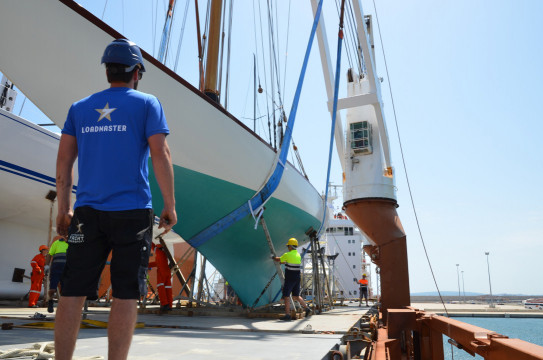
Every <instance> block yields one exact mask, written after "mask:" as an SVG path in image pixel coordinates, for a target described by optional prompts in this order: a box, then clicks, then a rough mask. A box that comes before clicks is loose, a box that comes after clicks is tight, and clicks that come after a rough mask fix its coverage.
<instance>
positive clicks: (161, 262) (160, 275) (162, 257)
mask: <svg viewBox="0 0 543 360" xmlns="http://www.w3.org/2000/svg"><path fill="white" fill-rule="evenodd" d="M151 251H154V253H155V261H152V262H150V263H149V267H150V268H151V267H155V266H156V270H157V273H156V282H157V285H156V287H157V290H158V298H159V300H160V311H170V310H172V306H173V296H172V272H171V270H170V265H169V263H168V257H167V256H166V253H165V252H164V248H163V247H162V244H158V245H155V244H154V243H153V244H152V245H151Z"/></svg>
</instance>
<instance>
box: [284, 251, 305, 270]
mask: <svg viewBox="0 0 543 360" xmlns="http://www.w3.org/2000/svg"><path fill="white" fill-rule="evenodd" d="M280 260H281V262H282V263H283V262H284V263H285V270H291V271H300V269H301V265H300V264H301V263H302V257H301V256H300V254H299V253H298V251H297V250H296V249H293V250H290V251H289V252H287V253H284V254H283V255H282V256H281V257H280Z"/></svg>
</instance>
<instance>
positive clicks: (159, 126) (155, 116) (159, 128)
mask: <svg viewBox="0 0 543 360" xmlns="http://www.w3.org/2000/svg"><path fill="white" fill-rule="evenodd" d="M169 133H170V129H169V128H168V124H167V123H166V115H164V110H163V109H162V104H161V103H160V101H159V100H158V99H157V98H156V97H154V96H153V97H151V98H150V100H149V102H148V106H147V121H146V122H145V138H147V139H148V138H149V137H150V136H152V135H155V134H166V135H168V134H169Z"/></svg>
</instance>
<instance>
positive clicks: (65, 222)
mask: <svg viewBox="0 0 543 360" xmlns="http://www.w3.org/2000/svg"><path fill="white" fill-rule="evenodd" d="M73 216H74V213H73V212H72V211H71V210H70V211H68V212H65V213H61V212H60V211H59V212H58V215H57V234H59V235H60V236H64V238H66V239H67V238H68V228H69V227H70V223H71V222H72V217H73Z"/></svg>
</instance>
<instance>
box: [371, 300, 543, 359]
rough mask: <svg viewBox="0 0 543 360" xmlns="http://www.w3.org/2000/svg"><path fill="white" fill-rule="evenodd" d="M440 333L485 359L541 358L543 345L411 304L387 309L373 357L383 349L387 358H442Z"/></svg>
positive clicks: (456, 345) (463, 348) (464, 349)
mask: <svg viewBox="0 0 543 360" xmlns="http://www.w3.org/2000/svg"><path fill="white" fill-rule="evenodd" d="M443 335H445V336H447V337H448V338H449V340H448V343H449V344H451V345H452V346H455V347H456V348H458V349H460V350H463V351H465V352H467V353H469V354H470V355H472V356H475V354H477V355H479V356H481V357H483V358H484V359H487V360H506V359H516V360H532V359H534V360H535V359H543V346H539V345H535V344H532V343H529V342H527V341H523V340H520V339H510V338H509V337H507V336H505V335H502V334H498V333H496V332H495V331H492V330H487V329H484V328H481V327H478V326H475V325H471V324H467V323H464V322H461V321H458V320H455V319H451V318H449V317H445V316H440V315H436V314H433V313H426V312H424V311H420V310H417V309H414V308H410V307H409V308H406V309H389V310H388V317H387V324H386V326H381V327H380V328H379V329H378V331H377V341H376V343H375V344H374V347H373V352H374V356H376V357H373V358H374V359H381V357H379V353H380V352H381V351H382V352H384V353H386V354H387V355H385V356H389V357H387V358H388V359H404V358H406V357H405V356H406V355H407V358H409V359H414V360H439V359H444V354H443ZM384 353H383V354H384ZM383 354H381V355H383Z"/></svg>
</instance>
